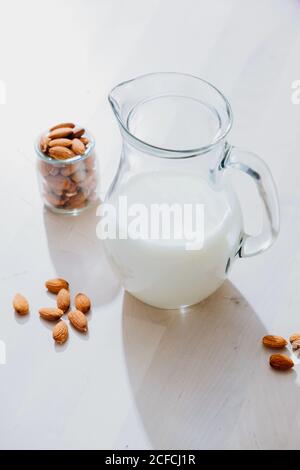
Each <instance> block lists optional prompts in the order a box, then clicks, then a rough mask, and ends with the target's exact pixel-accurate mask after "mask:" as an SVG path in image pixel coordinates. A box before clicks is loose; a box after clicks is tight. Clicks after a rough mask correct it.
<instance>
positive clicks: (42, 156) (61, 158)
mask: <svg viewBox="0 0 300 470" xmlns="http://www.w3.org/2000/svg"><path fill="white" fill-rule="evenodd" d="M58 126H61V125H60V124H57V125H54V126H52V127H51V128H49V130H48V131H46V132H44V133H43V134H42V135H41V136H40V137H39V138H38V140H37V142H36V145H35V150H36V153H37V157H38V162H37V171H38V181H39V187H40V192H41V195H42V198H43V201H44V204H45V206H46V207H47V208H48V209H50V210H51V211H53V212H56V213H65V214H72V215H77V214H79V213H81V212H82V211H83V210H85V209H86V208H88V207H89V206H90V205H91V204H92V203H94V202H95V201H96V200H97V197H98V195H97V186H98V165H97V157H96V154H95V141H94V139H93V137H92V135H91V134H90V133H89V132H88V131H86V130H85V129H84V128H83V127H80V126H78V125H77V124H76V123H68V126H67V127H62V126H61V127H58ZM51 129H52V130H51ZM53 129H54V130H53Z"/></svg>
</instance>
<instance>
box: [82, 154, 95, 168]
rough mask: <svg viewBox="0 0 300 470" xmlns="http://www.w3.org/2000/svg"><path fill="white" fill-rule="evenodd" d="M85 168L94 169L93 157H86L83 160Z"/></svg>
mask: <svg viewBox="0 0 300 470" xmlns="http://www.w3.org/2000/svg"><path fill="white" fill-rule="evenodd" d="M84 163H85V168H86V169H87V170H88V171H93V170H94V166H95V162H94V158H93V157H88V158H87V159H86V160H85V161H84Z"/></svg>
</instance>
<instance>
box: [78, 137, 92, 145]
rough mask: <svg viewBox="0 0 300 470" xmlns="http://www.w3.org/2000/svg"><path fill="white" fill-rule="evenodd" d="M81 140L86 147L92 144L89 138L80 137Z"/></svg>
mask: <svg viewBox="0 0 300 470" xmlns="http://www.w3.org/2000/svg"><path fill="white" fill-rule="evenodd" d="M80 140H81V142H82V143H83V144H84V145H89V143H90V141H89V139H88V138H87V137H80Z"/></svg>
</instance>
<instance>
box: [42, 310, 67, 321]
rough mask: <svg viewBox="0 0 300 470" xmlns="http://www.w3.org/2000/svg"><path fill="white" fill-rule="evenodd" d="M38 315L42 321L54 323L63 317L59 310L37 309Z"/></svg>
mask: <svg viewBox="0 0 300 470" xmlns="http://www.w3.org/2000/svg"><path fill="white" fill-rule="evenodd" d="M39 314H40V316H41V317H42V318H43V319H44V320H49V321H55V320H59V319H60V318H61V317H62V316H63V314H64V312H63V311H62V310H60V309H59V308H46V307H43V308H40V309H39Z"/></svg>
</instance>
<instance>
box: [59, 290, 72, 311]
mask: <svg viewBox="0 0 300 470" xmlns="http://www.w3.org/2000/svg"><path fill="white" fill-rule="evenodd" d="M56 303H57V307H58V308H60V310H62V311H63V312H66V311H67V310H68V309H69V307H70V292H69V291H68V290H67V289H61V290H60V291H59V293H58V294H57V298H56Z"/></svg>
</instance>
